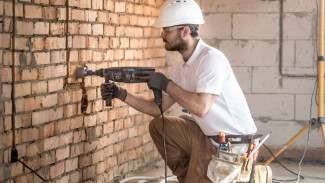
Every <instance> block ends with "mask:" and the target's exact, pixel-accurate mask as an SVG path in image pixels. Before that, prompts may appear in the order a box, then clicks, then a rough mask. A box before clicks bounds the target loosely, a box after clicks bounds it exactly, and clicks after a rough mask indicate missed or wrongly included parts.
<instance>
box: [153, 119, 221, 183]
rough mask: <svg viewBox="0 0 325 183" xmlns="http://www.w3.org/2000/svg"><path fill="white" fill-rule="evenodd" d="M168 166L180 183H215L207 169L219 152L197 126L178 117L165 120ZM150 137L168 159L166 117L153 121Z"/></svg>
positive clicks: (161, 153)
mask: <svg viewBox="0 0 325 183" xmlns="http://www.w3.org/2000/svg"><path fill="white" fill-rule="evenodd" d="M165 124H166V126H165V129H166V149H167V165H168V167H169V168H170V169H171V170H172V172H173V174H174V175H175V176H177V179H178V181H179V182H180V183H211V181H210V180H209V178H208V177H207V169H208V165H209V162H210V161H211V159H212V155H215V154H216V153H217V150H216V148H215V147H214V146H213V145H212V143H211V141H210V139H209V138H208V137H207V136H206V135H204V133H203V132H202V130H201V129H200V127H199V126H198V125H197V124H196V123H195V122H191V121H188V120H185V119H182V118H178V117H165ZM149 131H150V135H151V137H152V139H153V141H154V143H155V145H156V147H157V149H158V151H159V153H160V155H161V156H162V157H163V158H164V147H163V136H162V134H163V122H162V118H161V117H158V118H155V119H153V120H152V121H151V122H150V125H149Z"/></svg>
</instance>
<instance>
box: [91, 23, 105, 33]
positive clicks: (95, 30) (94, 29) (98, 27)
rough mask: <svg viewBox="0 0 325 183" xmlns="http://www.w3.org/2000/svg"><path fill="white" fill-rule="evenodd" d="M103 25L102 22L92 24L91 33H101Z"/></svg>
mask: <svg viewBox="0 0 325 183" xmlns="http://www.w3.org/2000/svg"><path fill="white" fill-rule="evenodd" d="M103 33H104V26H103V24H93V25H92V35H103Z"/></svg>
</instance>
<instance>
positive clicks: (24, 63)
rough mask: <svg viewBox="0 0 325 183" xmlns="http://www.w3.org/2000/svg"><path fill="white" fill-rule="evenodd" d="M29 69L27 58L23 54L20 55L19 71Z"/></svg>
mask: <svg viewBox="0 0 325 183" xmlns="http://www.w3.org/2000/svg"><path fill="white" fill-rule="evenodd" d="M25 67H27V56H26V55H25V54H23V53H21V54H19V70H23V69H24V68H25Z"/></svg>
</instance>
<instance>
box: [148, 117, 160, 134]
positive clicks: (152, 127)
mask: <svg viewBox="0 0 325 183" xmlns="http://www.w3.org/2000/svg"><path fill="white" fill-rule="evenodd" d="M161 124H162V118H161V117H157V118H154V119H153V120H151V121H150V123H149V132H150V133H152V132H154V131H156V130H158V129H159V125H161Z"/></svg>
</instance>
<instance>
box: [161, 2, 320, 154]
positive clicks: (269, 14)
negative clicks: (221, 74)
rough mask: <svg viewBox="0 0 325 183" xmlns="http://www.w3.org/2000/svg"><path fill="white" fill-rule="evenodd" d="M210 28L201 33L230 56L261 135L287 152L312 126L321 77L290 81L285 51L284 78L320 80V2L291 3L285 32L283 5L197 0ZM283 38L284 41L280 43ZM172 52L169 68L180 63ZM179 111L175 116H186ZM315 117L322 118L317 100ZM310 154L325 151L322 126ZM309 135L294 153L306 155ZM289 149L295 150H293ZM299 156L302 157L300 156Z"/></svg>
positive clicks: (312, 138)
mask: <svg viewBox="0 0 325 183" xmlns="http://www.w3.org/2000/svg"><path fill="white" fill-rule="evenodd" d="M196 2H198V3H199V5H200V7H201V9H202V10H203V14H204V19H205V21H206V23H205V24H204V25H202V26H201V28H200V35H201V37H202V38H203V40H204V42H206V43H208V44H210V45H211V46H214V47H216V48H217V49H219V50H221V51H222V52H223V53H225V55H226V56H227V57H228V59H229V61H230V63H231V65H232V67H233V70H234V72H235V75H236V77H237V80H238V81H239V83H240V85H241V88H242V89H243V91H244V93H245V96H246V99H247V101H248V103H249V106H250V110H251V112H252V115H253V117H254V119H255V122H256V124H257V126H258V132H260V133H263V134H266V133H268V132H269V131H272V135H271V137H270V138H269V140H268V141H267V142H266V144H268V145H269V146H271V147H272V148H273V149H278V148H280V147H282V146H283V145H284V144H285V143H286V142H287V141H288V140H289V139H290V138H292V137H293V136H294V135H295V134H296V133H297V132H298V131H300V130H301V129H302V128H303V127H304V126H305V125H306V124H307V122H308V121H309V118H310V105H311V97H312V92H313V88H314V84H315V81H316V77H285V76H283V75H281V74H280V72H279V63H280V54H279V53H280V45H281V46H282V62H283V67H282V72H283V74H296V75H316V74H317V71H316V66H317V49H318V48H317V47H318V46H317V45H316V42H315V38H316V37H317V36H318V35H317V34H316V32H317V29H316V22H317V17H318V14H317V12H316V10H317V8H316V5H317V4H316V1H315V0H285V1H284V2H283V6H282V7H283V16H282V18H283V20H282V21H283V23H282V25H283V26H282V31H281V30H280V28H281V27H280V17H281V16H280V8H281V6H280V1H278V0H273V1H267V0H265V1H262V0H197V1H196ZM280 34H282V36H283V41H282V42H281V41H280ZM179 57H180V56H179V55H178V54H177V53H171V52H170V53H168V57H167V60H168V62H167V63H168V64H169V65H172V64H173V62H174V61H175V60H177V59H179ZM180 111H181V107H179V106H174V107H173V108H172V109H171V110H170V112H169V114H174V115H177V114H180V113H181V112H180ZM312 117H314V118H317V106H316V104H315V99H313V108H312ZM310 133H311V134H310V145H309V149H311V150H319V149H321V148H323V146H324V145H323V144H324V143H323V140H322V133H321V131H320V127H319V125H318V124H316V125H314V126H313V127H312V130H311V132H310ZM306 139H307V133H305V134H303V135H302V136H301V137H300V138H299V139H298V140H297V141H295V142H294V144H293V145H292V146H290V148H291V149H295V150H298V152H301V151H302V150H303V148H304V147H305V145H306ZM290 148H289V149H290ZM297 156H299V155H297Z"/></svg>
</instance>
